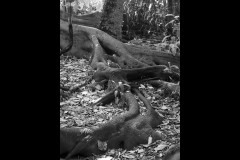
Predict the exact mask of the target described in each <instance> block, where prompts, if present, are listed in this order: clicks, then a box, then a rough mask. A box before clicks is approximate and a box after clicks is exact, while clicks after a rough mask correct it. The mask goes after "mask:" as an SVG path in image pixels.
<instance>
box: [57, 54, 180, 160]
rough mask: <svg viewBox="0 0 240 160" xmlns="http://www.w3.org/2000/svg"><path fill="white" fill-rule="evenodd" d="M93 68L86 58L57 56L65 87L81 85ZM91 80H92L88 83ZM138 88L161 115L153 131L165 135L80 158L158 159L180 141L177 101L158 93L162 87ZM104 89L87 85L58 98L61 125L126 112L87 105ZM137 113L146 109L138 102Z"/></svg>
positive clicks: (84, 123)
mask: <svg viewBox="0 0 240 160" xmlns="http://www.w3.org/2000/svg"><path fill="white" fill-rule="evenodd" d="M89 72H90V73H91V72H92V68H91V67H90V66H89V65H88V61H86V60H84V59H76V58H73V57H61V59H60V82H61V84H64V86H68V87H72V86H74V85H78V84H83V83H85V81H86V80H87V78H86V77H87V76H88V75H89ZM91 83H93V82H91ZM140 86H141V87H140V89H141V90H142V91H143V93H144V96H146V98H147V99H149V100H150V102H151V105H152V106H153V108H154V109H155V110H156V111H157V112H158V113H159V114H160V115H164V117H165V120H164V122H163V124H161V125H159V126H158V127H157V128H156V129H155V130H156V131H157V132H159V133H161V134H163V135H165V137H166V138H165V139H164V140H158V141H156V142H153V143H152V142H151V137H149V139H148V144H142V145H139V146H137V147H135V148H134V149H133V150H131V151H126V150H123V149H111V150H110V149H109V150H108V151H107V152H106V153H105V154H104V155H94V156H92V157H88V158H80V157H79V159H82V160H84V159H96V160H97V159H99V160H117V159H119V160H120V159H121V160H125V159H126V160H127V159H142V160H144V159H146V160H154V159H159V158H161V157H162V156H163V155H164V152H165V151H166V150H167V149H168V148H169V147H170V146H171V145H173V144H176V143H178V142H179V141H180V102H179V100H178V99H177V100H176V99H174V98H172V97H170V96H164V95H162V94H161V90H159V89H154V88H153V87H152V86H150V85H148V84H141V85H140ZM105 94H106V92H105V91H104V90H103V89H102V87H101V86H97V87H96V90H95V91H92V90H91V89H90V88H88V85H87V86H85V87H82V88H81V91H80V92H76V93H73V94H70V95H69V97H68V98H65V99H64V98H62V99H61V98H60V127H73V126H74V127H80V128H85V127H92V126H98V125H99V124H102V123H105V122H107V121H109V120H110V119H112V118H113V117H114V116H116V115H119V114H122V113H124V112H125V110H124V109H121V108H118V107H117V106H116V105H114V104H113V105H112V104H109V105H106V106H94V107H90V105H91V104H92V103H94V102H96V101H97V100H98V99H100V98H101V97H102V96H103V95H105ZM139 105H140V112H141V113H143V112H145V111H146V109H145V107H144V105H143V103H142V102H140V103H139Z"/></svg>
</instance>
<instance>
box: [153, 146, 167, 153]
mask: <svg viewBox="0 0 240 160" xmlns="http://www.w3.org/2000/svg"><path fill="white" fill-rule="evenodd" d="M165 147H167V145H166V144H159V145H158V146H157V147H156V148H154V150H155V152H157V151H160V150H163V149H164V148H165Z"/></svg>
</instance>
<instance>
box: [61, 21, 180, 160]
mask: <svg viewBox="0 0 240 160" xmlns="http://www.w3.org/2000/svg"><path fill="white" fill-rule="evenodd" d="M68 30H69V28H68V23H67V22H65V21H62V20H60V46H61V47H62V48H65V47H66V46H68V45H69V43H70V39H69V36H68ZM66 54H67V55H73V56H76V57H78V58H86V59H89V62H90V65H91V67H92V68H93V69H95V70H96V72H95V73H94V75H93V77H92V78H93V79H94V80H95V81H96V82H97V83H98V82H103V81H104V82H108V89H107V91H109V92H108V93H107V94H106V95H105V96H104V97H103V98H102V99H100V100H99V101H98V102H96V103H94V104H93V105H99V104H101V105H105V104H108V103H111V102H112V101H113V100H114V99H115V98H116V97H119V96H120V97H121V98H122V99H124V100H125V101H126V102H127V104H128V107H129V109H128V111H127V112H126V113H124V114H122V115H119V116H118V117H115V118H113V119H112V120H110V121H109V122H107V123H105V124H102V125H101V126H99V127H93V128H90V129H87V130H81V129H79V128H69V129H68V128H64V129H63V128H61V129H60V156H61V157H66V159H68V158H71V157H73V156H76V155H80V156H91V155H92V154H101V153H104V152H106V150H107V149H108V148H124V149H132V148H133V147H135V146H137V145H139V144H146V143H147V142H148V137H149V136H151V137H152V138H153V141H155V140H158V139H161V135H160V134H159V133H158V132H155V131H154V128H155V127H157V126H158V125H159V124H161V123H162V121H163V117H161V116H160V115H159V114H158V113H157V112H156V111H155V110H154V109H153V108H152V106H151V105H150V103H149V102H148V100H147V99H146V98H145V97H144V96H143V95H142V94H141V92H140V91H139V90H138V88H137V87H136V85H135V83H136V82H143V81H147V80H163V81H167V82H178V81H179V80H180V73H179V72H176V71H175V70H174V69H172V68H171V66H170V65H169V63H171V64H172V65H176V66H178V67H179V65H180V57H179V56H173V55H170V54H168V53H165V52H156V51H151V50H148V49H145V48H142V47H137V46H134V45H127V44H124V43H122V42H120V41H118V40H116V39H114V38H113V37H111V36H109V35H108V34H106V33H105V32H103V31H101V30H98V29H96V28H92V27H86V26H81V25H73V45H72V48H71V49H70V50H69V51H68V52H67V53H66ZM108 61H111V62H112V63H116V64H117V66H119V67H120V68H116V67H115V68H114V67H111V66H110V65H109V63H108ZM159 83H160V82H159ZM161 85H163V84H161ZM165 86H168V85H165ZM131 88H132V89H131ZM133 94H136V96H138V97H139V99H140V100H141V101H142V102H143V103H144V105H145V106H146V108H147V112H146V114H145V115H140V114H139V113H140V111H139V105H138V102H137V100H136V99H135V97H134V95H133ZM101 143H103V144H106V146H107V148H104V149H102V148H101V147H99V144H101Z"/></svg>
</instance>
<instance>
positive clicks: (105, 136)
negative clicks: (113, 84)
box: [60, 87, 163, 159]
mask: <svg viewBox="0 0 240 160" xmlns="http://www.w3.org/2000/svg"><path fill="white" fill-rule="evenodd" d="M120 88H124V87H120ZM125 89H126V90H125ZM121 90H122V89H121ZM133 91H134V93H136V95H137V96H138V97H139V99H140V100H142V101H143V103H144V105H145V106H146V108H147V113H146V114H145V115H144V116H142V115H139V113H140V112H139V106H138V102H137V100H136V99H135V97H134V96H133V94H132V93H131V92H130V90H129V88H128V89H127V88H126V87H125V88H124V93H123V97H122V98H124V99H125V100H126V102H127V104H128V106H129V110H128V111H127V112H126V113H124V114H122V115H120V116H118V117H115V118H113V119H112V120H110V121H109V122H107V123H105V124H103V125H101V126H99V127H94V128H91V129H89V130H88V132H87V133H86V132H84V131H81V130H80V129H78V128H69V129H66V128H65V129H60V135H61V136H60V144H61V145H60V155H61V156H62V157H64V156H65V155H67V156H66V157H65V158H66V159H68V158H71V157H73V156H75V155H80V156H91V155H92V154H101V153H104V152H106V150H107V149H111V148H124V149H127V150H130V149H132V148H133V147H135V146H137V145H139V144H146V143H147V142H148V137H149V136H151V137H152V138H153V141H156V140H158V139H161V138H162V136H161V135H160V134H159V133H157V132H155V131H154V130H153V128H155V127H157V126H158V125H159V124H161V123H162V121H163V117H161V116H160V115H159V114H158V113H157V112H156V111H155V110H154V109H153V108H152V107H151V105H150V103H149V102H148V101H147V99H146V98H145V97H144V96H143V95H142V94H141V93H140V92H139V91H138V90H137V89H133ZM99 143H106V145H107V148H106V149H104V150H103V149H100V147H99Z"/></svg>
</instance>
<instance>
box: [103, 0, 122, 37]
mask: <svg viewBox="0 0 240 160" xmlns="http://www.w3.org/2000/svg"><path fill="white" fill-rule="evenodd" d="M124 1H125V0H105V1H104V5H103V13H102V17H101V23H100V26H99V29H101V30H102V31H104V32H106V33H108V34H110V35H111V36H113V37H115V38H116V39H118V40H121V39H122V21H123V3H124Z"/></svg>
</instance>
